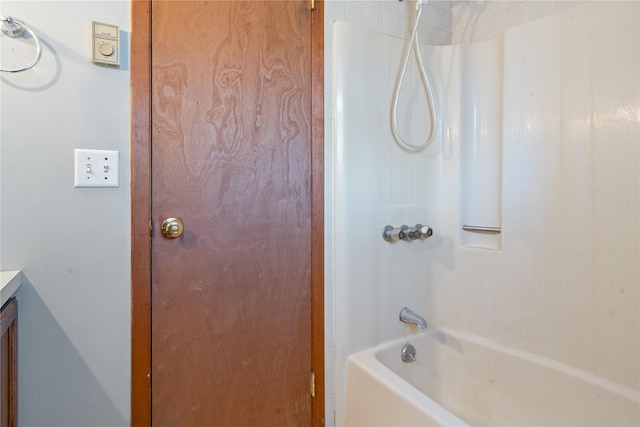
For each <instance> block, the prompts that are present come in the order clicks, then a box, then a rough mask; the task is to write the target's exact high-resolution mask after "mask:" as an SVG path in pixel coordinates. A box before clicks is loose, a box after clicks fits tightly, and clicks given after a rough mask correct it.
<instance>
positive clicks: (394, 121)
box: [391, 0, 438, 151]
mask: <svg viewBox="0 0 640 427" xmlns="http://www.w3.org/2000/svg"><path fill="white" fill-rule="evenodd" d="M426 4H427V0H418V1H417V2H416V20H415V23H414V24H413V31H412V33H411V39H410V41H409V46H408V47H407V53H406V55H405V57H404V62H403V64H402V70H401V71H400V78H399V79H398V84H397V85H396V89H395V92H394V94H393V101H392V106H391V131H392V133H393V137H394V138H395V140H396V141H397V142H398V143H399V144H401V145H404V146H405V147H407V148H408V149H410V150H415V151H417V150H422V149H423V148H426V147H427V146H428V145H429V144H431V142H432V141H433V139H434V138H435V136H436V131H437V123H438V117H437V113H436V107H435V104H434V101H433V92H432V90H431V83H430V82H429V76H428V75H427V72H426V70H425V69H424V63H423V61H422V54H421V53H420V47H419V44H420V43H419V39H418V24H419V22H420V15H421V14H422V6H423V5H426ZM412 48H413V49H414V50H415V53H416V56H417V57H418V61H417V62H418V70H419V71H420V77H421V78H422V82H423V83H424V85H425V88H426V91H427V103H428V104H429V118H430V119H431V129H430V130H429V135H427V139H426V140H425V141H424V142H422V143H421V144H414V143H412V142H410V141H408V140H406V139H404V138H403V137H402V136H401V135H400V131H399V130H398V97H399V96H400V88H401V87H402V83H403V82H404V78H405V74H406V72H407V64H408V63H409V56H410V55H411V49H412Z"/></svg>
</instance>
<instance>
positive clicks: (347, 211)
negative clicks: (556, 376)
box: [333, 2, 640, 425]
mask: <svg viewBox="0 0 640 427" xmlns="http://www.w3.org/2000/svg"><path fill="white" fill-rule="evenodd" d="M639 21H640V10H639V4H638V2H588V3H584V4H582V5H580V6H577V7H574V8H572V9H569V10H566V11H564V12H561V13H557V14H554V15H552V16H548V17H546V18H544V19H541V20H539V21H536V22H533V23H529V24H527V25H523V26H519V27H515V28H512V29H510V30H508V31H506V32H505V34H504V36H501V37H498V38H495V39H492V40H489V41H488V42H485V43H482V44H478V45H467V46H461V47H451V46H450V47H423V56H424V57H425V58H426V61H427V63H428V64H427V66H428V69H429V70H430V72H431V75H432V79H433V82H432V85H433V88H434V90H435V93H436V100H437V103H438V105H439V108H440V112H439V114H440V117H441V123H440V126H441V127H440V131H439V132H440V135H439V139H438V140H436V141H435V142H434V143H433V144H432V146H430V147H429V148H427V149H425V150H424V151H422V152H420V153H417V154H412V153H409V152H406V151H404V150H402V149H401V148H399V147H398V146H397V145H396V144H395V143H394V142H393V139H392V137H391V132H390V129H389V106H390V100H391V94H392V90H393V86H394V84H395V79H396V75H397V71H398V67H399V64H400V59H401V55H402V50H403V46H404V41H402V40H400V39H395V38H393V37H389V36H385V35H382V34H379V33H375V32H372V31H368V30H365V29H362V28H361V29H359V31H354V32H352V33H350V34H351V36H350V37H349V38H348V40H344V39H343V38H341V35H340V33H341V31H342V30H344V29H345V28H342V27H344V26H347V25H346V24H337V26H336V28H335V32H334V34H333V37H334V47H335V50H334V58H333V71H334V113H335V116H334V124H335V134H334V144H335V147H334V149H335V153H334V162H335V163H334V168H335V175H334V180H335V184H334V185H335V188H334V191H335V198H334V202H335V229H334V242H335V243H334V251H335V255H334V269H335V274H334V295H335V324H336V331H335V334H336V336H335V345H336V361H335V363H336V365H335V371H336V386H335V389H336V414H337V425H342V417H343V414H344V407H343V402H344V393H345V390H344V387H345V384H344V379H345V366H346V358H347V356H348V355H349V354H352V353H354V352H356V351H359V350H362V349H365V348H368V347H373V346H375V345H378V344H380V343H382V342H385V341H389V340H392V339H395V338H398V337H402V336H403V335H404V334H405V333H407V334H408V335H409V336H411V335H412V334H414V333H415V331H407V330H406V329H405V328H406V327H405V325H404V324H401V323H400V322H398V312H399V310H400V309H401V308H402V307H403V306H405V305H408V306H410V307H411V308H412V309H414V310H415V311H416V312H418V313H420V314H421V315H423V316H424V317H426V319H427V322H428V323H429V324H430V325H434V326H445V327H450V328H455V329H459V330H463V331H466V332H469V333H472V334H475V335H479V336H482V337H486V338H489V339H491V340H494V341H496V342H499V343H501V344H503V345H507V346H509V347H512V348H514V349H520V350H524V351H528V352H531V353H535V354H538V355H541V356H544V357H548V358H550V359H554V360H557V361H559V362H561V363H564V364H567V365H571V366H573V367H575V368H577V369H580V370H583V371H585V372H588V373H592V374H595V375H598V376H600V377H603V378H606V379H608V380H611V381H613V382H616V383H619V384H621V385H623V386H625V387H629V388H631V389H635V390H638V388H639V387H640V386H639V382H640V380H639V376H640V373H639V372H638V363H637V361H638V359H639V358H640V351H639V347H640V343H639V341H638V340H639V338H638V337H639V336H640V334H639V320H640V319H639V317H638V313H639V307H638V303H639V299H640V293H639V282H640V277H639V272H638V259H639V256H640V251H639V242H638V235H639V234H640V229H639V226H638V217H639V214H640V211H639V201H638V199H639V193H640V188H639V183H638V176H639V173H640V171H639V167H638V165H639V144H638V141H639V139H640V82H639V77H638V76H640V60H639V52H640V46H639V39H640V37H639V30H638V28H639V27H640V25H639ZM487 46H490V47H489V48H487ZM475 49H488V50H489V51H490V52H492V53H491V54H490V55H488V56H484V55H478V54H477V53H476V52H475ZM470 58H471V59H470ZM483 58H484V59H483ZM469 61H471V62H469ZM474 61H476V62H474ZM477 61H480V62H477ZM485 61H489V62H491V64H488V63H487V62H485ZM490 67H495V68H494V69H495V72H496V73H502V80H501V81H502V83H501V85H500V87H497V88H496V87H495V85H492V84H486V81H485V80H487V79H488V80H489V81H490V80H491V77H492V76H491V75H488V74H489V73H488V72H487V71H485V72H484V73H479V77H478V75H476V74H471V76H474V78H473V85H474V86H473V87H470V86H469V84H470V82H469V81H468V78H465V76H468V75H469V70H471V71H473V70H474V69H475V70H478V69H479V68H482V69H484V70H487V69H490ZM409 80H411V78H409ZM413 81H414V82H415V87H414V88H409V87H406V88H404V92H403V95H401V113H400V114H401V117H405V119H406V121H405V123H404V126H405V127H404V132H406V133H407V134H409V133H410V132H412V133H414V135H422V134H423V133H424V132H425V128H426V124H422V123H421V122H420V120H422V118H425V119H426V118H427V117H428V115H427V111H426V102H424V97H423V91H422V89H421V86H420V84H419V80H418V79H417V78H415V79H414V80H413ZM467 90H475V91H478V92H479V95H478V96H479V97H480V98H479V99H486V97H494V99H496V102H495V103H494V108H495V109H496V111H498V113H499V114H498V118H499V120H500V130H501V132H500V135H499V138H500V139H501V141H500V144H499V145H498V149H497V150H496V152H495V155H496V156H498V159H499V161H498V162H497V165H498V166H497V167H499V168H500V169H501V173H500V175H499V177H500V179H499V183H498V185H497V186H495V185H493V184H490V185H486V186H485V187H484V189H483V190H480V191H484V192H486V193H487V196H490V197H495V196H496V194H497V195H498V199H499V202H500V209H499V215H500V218H499V221H500V225H501V227H502V230H503V232H502V234H501V235H500V245H499V246H498V247H497V248H494V249H490V248H489V247H490V245H485V247H484V248H477V246H482V245H475V244H473V243H470V242H468V241H467V240H466V239H465V233H466V232H464V231H462V230H461V226H462V225H463V223H462V221H463V218H462V217H463V215H464V214H465V209H466V208H465V206H467V205H469V203H470V201H469V199H470V197H469V195H468V192H467V186H468V185H469V180H468V179H466V178H465V177H466V175H465V173H466V171H467V170H468V169H467V168H466V166H474V167H476V166H479V167H480V168H481V167H482V164H478V163H477V162H476V163H474V158H472V157H471V158H469V157H465V156H464V153H463V150H464V149H468V148H467V146H468V142H469V141H468V140H467V139H464V138H465V135H473V134H474V132H476V131H480V130H481V129H480V130H479V129H475V128H473V126H472V125H471V122H473V119H474V118H477V117H478V116H477V115H476V114H475V113H476V112H480V113H482V112H484V113H487V111H481V110H479V109H476V108H474V105H475V104H473V103H461V102H460V99H461V97H462V96H463V95H465V93H467V92H466V91H467ZM483 91H484V92H483ZM411 93H415V94H416V95H415V96H413V95H411ZM403 99H404V101H402V100H403ZM402 102H404V104H402ZM482 108H485V109H486V107H482ZM403 110H404V115H402V114H403V113H402V111H403ZM401 120H402V119H401ZM495 120H497V118H490V119H488V121H487V122H486V123H488V124H489V125H493V124H495ZM411 123H414V124H417V125H416V126H412V125H410V124H411ZM469 126H471V128H470V127H469ZM480 133H482V132H480ZM494 160H495V158H494ZM483 164H484V162H483ZM477 200H480V201H481V200H482V199H474V200H473V203H478V202H477ZM418 222H420V223H423V224H427V225H429V226H431V227H433V228H434V230H435V233H434V236H433V237H431V238H430V239H428V240H425V241H416V242H411V243H409V242H403V241H401V242H398V243H395V244H390V243H388V242H385V241H384V240H383V239H382V236H381V232H382V228H383V227H384V226H385V225H387V224H392V225H399V224H403V223H406V224H408V225H413V224H415V223H418ZM474 225H483V224H474ZM410 338H411V337H410ZM398 357H399V356H398Z"/></svg>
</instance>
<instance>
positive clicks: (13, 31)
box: [0, 16, 42, 73]
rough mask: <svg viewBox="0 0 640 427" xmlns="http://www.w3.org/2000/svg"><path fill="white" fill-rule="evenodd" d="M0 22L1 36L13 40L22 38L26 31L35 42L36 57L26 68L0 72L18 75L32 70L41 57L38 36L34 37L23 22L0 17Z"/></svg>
mask: <svg viewBox="0 0 640 427" xmlns="http://www.w3.org/2000/svg"><path fill="white" fill-rule="evenodd" d="M0 22H1V23H2V24H1V25H2V27H1V29H2V33H3V34H5V35H7V36H9V37H11V38H13V39H15V38H18V37H22V36H24V32H25V31H26V32H27V33H29V35H30V36H31V37H32V38H33V40H34V41H35V42H36V56H35V58H33V60H32V61H31V62H30V63H29V64H28V65H27V66H25V67H20V68H9V69H2V68H0V72H3V73H19V72H20V71H26V70H28V69H30V68H33V66H34V65H36V64H37V63H38V61H39V60H40V57H41V56H42V46H40V39H39V38H38V36H36V33H34V32H33V31H32V30H31V28H29V27H28V26H27V25H26V24H25V23H24V22H21V21H18V20H17V19H15V18H13V17H11V16H0Z"/></svg>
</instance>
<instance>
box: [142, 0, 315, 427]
mask: <svg viewBox="0 0 640 427" xmlns="http://www.w3.org/2000/svg"><path fill="white" fill-rule="evenodd" d="M300 1H304V0H300ZM307 1H309V3H311V1H310V0H307ZM314 6H315V7H314V8H313V10H311V11H310V13H311V30H310V34H311V110H312V111H311V317H312V319H311V359H312V360H311V368H312V370H313V373H314V374H315V397H313V398H312V399H311V402H312V404H311V415H312V425H313V426H323V425H324V424H325V422H324V418H325V413H324V411H325V381H324V371H325V369H324V0H315V5H314ZM150 219H151V0H131V425H132V426H151V421H152V420H151V230H150ZM310 374H311V373H310Z"/></svg>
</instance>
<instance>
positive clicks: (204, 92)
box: [152, 1, 312, 426]
mask: <svg viewBox="0 0 640 427" xmlns="http://www.w3.org/2000/svg"><path fill="white" fill-rule="evenodd" d="M309 16H310V14H309V11H308V7H307V5H306V2H291V1H282V2H277V1H267V2H224V1H216V2H179V3H174V2H166V1H163V2H157V3H154V5H153V10H152V21H153V40H152V51H153V61H152V69H153V75H152V79H153V86H152V97H153V115H152V123H153V125H152V140H153V145H152V158H153V166H152V176H153V178H152V182H153V192H152V194H153V196H152V211H153V218H154V221H155V222H156V224H160V223H161V222H162V220H163V219H164V218H166V217H170V216H177V217H180V218H182V219H183V221H184V222H185V230H186V231H185V233H184V235H183V236H182V237H180V238H178V239H175V240H168V239H163V238H161V237H158V236H157V235H156V236H155V237H154V239H153V252H152V257H153V266H152V275H153V287H152V306H153V321H152V337H153V338H152V369H153V371H152V378H153V382H152V402H153V415H152V416H153V422H154V424H157V425H194V426H196V425H197V426H200V425H219V426H255V425H273V426H288V425H291V426H300V425H309V424H311V398H310V395H309V391H308V389H309V374H310V371H311V360H312V358H311V351H310V343H311V341H312V337H311V297H312V296H311V286H310V284H311V264H310V259H311V208H312V207H311V143H310V141H311V90H310V88H311V81H310V78H311V69H310V56H311V51H310V41H309V40H310V39H309V29H310V21H309ZM176 23H180V25H179V31H176ZM204 29H206V31H204Z"/></svg>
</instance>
